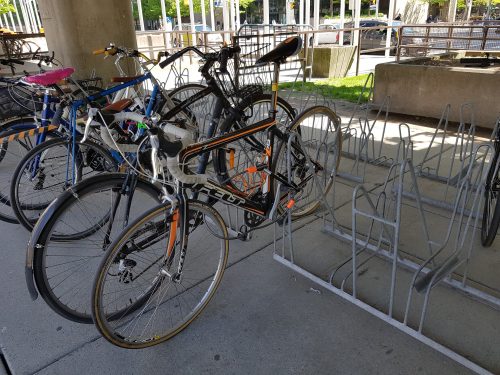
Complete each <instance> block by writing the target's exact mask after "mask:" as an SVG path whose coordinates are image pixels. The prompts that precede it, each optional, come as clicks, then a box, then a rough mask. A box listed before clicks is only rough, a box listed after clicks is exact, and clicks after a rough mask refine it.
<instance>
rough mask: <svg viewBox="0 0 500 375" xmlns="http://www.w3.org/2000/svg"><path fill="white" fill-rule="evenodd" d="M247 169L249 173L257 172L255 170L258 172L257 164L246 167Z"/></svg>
mask: <svg viewBox="0 0 500 375" xmlns="http://www.w3.org/2000/svg"><path fill="white" fill-rule="evenodd" d="M246 171H247V172H248V173H255V172H257V167H256V166H255V165H253V166H251V167H248V168H247V169H246Z"/></svg>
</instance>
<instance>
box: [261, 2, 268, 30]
mask: <svg viewBox="0 0 500 375" xmlns="http://www.w3.org/2000/svg"><path fill="white" fill-rule="evenodd" d="M262 5H263V7H262V11H263V13H264V14H263V16H264V17H263V20H264V25H269V0H264V1H263V2H262Z"/></svg>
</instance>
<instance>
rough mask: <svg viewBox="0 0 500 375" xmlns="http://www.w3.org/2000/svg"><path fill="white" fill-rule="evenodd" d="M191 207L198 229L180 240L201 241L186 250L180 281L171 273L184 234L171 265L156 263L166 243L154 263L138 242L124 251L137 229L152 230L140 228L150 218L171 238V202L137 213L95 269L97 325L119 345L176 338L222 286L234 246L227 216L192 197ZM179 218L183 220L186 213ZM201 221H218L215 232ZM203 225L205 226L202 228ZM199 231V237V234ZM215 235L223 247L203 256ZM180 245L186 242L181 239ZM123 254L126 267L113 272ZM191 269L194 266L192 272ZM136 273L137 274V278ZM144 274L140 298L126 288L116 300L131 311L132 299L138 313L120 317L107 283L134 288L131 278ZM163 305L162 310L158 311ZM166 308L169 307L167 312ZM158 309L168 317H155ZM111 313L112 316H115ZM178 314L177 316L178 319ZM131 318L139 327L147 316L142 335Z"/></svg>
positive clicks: (135, 345)
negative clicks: (110, 304) (137, 254)
mask: <svg viewBox="0 0 500 375" xmlns="http://www.w3.org/2000/svg"><path fill="white" fill-rule="evenodd" d="M186 212H187V214H188V215H190V218H192V219H190V220H189V223H190V224H191V225H192V229H193V230H192V232H190V233H189V234H187V233H186V236H181V237H183V238H182V239H181V242H184V239H185V240H188V237H189V241H188V245H189V244H191V245H192V244H193V242H195V241H196V240H198V241H199V244H200V247H196V248H195V247H193V248H190V249H189V250H188V251H187V252H186V256H185V259H184V268H183V271H182V274H181V275H180V277H179V278H178V279H176V281H173V282H172V280H173V279H174V277H175V276H176V274H175V273H172V275H168V271H170V270H171V269H173V270H175V269H176V267H177V266H178V262H179V261H180V260H179V259H178V257H179V256H180V252H179V251H178V249H177V247H178V246H179V240H175V239H174V249H177V252H175V251H173V252H172V254H174V255H173V258H174V261H173V262H170V263H169V265H166V264H165V263H166V262H165V261H163V262H161V263H162V265H161V268H157V267H158V266H159V265H155V263H157V262H159V261H160V260H164V258H165V255H164V253H165V249H166V248H167V247H164V246H161V247H160V248H159V249H158V252H157V253H156V254H153V255H152V257H153V264H151V265H150V264H149V262H146V261H147V260H148V258H147V257H148V256H149V253H146V252H145V251H144V249H139V246H137V245H136V249H138V250H136V249H135V248H134V249H131V250H128V249H127V251H126V252H127V254H123V251H122V250H123V249H124V246H126V245H127V244H128V242H129V240H130V239H132V238H133V239H134V240H135V241H138V240H139V237H138V234H147V231H143V232H141V229H142V228H143V226H144V225H145V224H146V223H149V224H150V226H151V227H152V228H153V229H154V228H156V226H155V225H158V227H160V228H165V232H164V233H160V234H161V235H162V236H163V239H165V240H167V241H170V238H168V234H166V232H168V233H169V230H170V226H168V227H167V225H166V224H167V223H171V222H172V214H171V213H170V205H160V206H158V207H156V208H153V209H151V210H149V211H148V212H146V213H145V214H144V215H143V216H142V217H140V218H138V219H137V220H136V221H135V222H134V223H133V224H131V225H130V226H129V227H128V228H126V229H125V230H124V231H123V232H122V233H121V234H120V236H119V238H117V239H116V241H115V242H114V243H113V244H112V245H111V246H110V247H109V250H108V252H107V254H106V257H105V258H104V259H103V260H102V263H101V266H100V269H99V272H98V273H97V275H96V279H95V283H94V289H93V292H92V314H93V317H94V323H95V325H96V327H97V329H98V331H99V332H100V333H101V334H102V335H103V337H104V338H105V339H106V340H108V341H109V342H111V343H113V344H114V345H117V346H120V347H122V348H128V349H140V348H145V347H149V346H153V345H156V344H159V343H161V342H164V341H166V340H168V339H170V338H172V337H173V336H175V335H176V334H178V333H179V332H181V331H182V330H183V329H185V328H186V327H187V326H188V325H189V324H190V323H191V322H192V321H193V320H194V319H195V318H196V317H197V316H199V314H200V313H201V312H202V311H203V310H204V309H205V307H206V306H207V304H208V303H209V302H210V300H211V299H212V297H213V296H214V294H215V291H216V290H217V288H218V287H219V285H220V282H221V280H222V276H223V274H224V270H225V268H226V265H227V259H228V252H229V248H228V247H229V244H228V240H227V229H226V226H225V225H224V221H223V220H222V218H221V217H220V215H219V213H218V212H217V211H216V210H214V209H213V208H212V207H211V206H209V205H207V204H205V203H203V202H199V201H189V209H188V210H187V211H186ZM181 215H182V214H181V213H179V216H181ZM200 215H201V216H200ZM200 217H202V220H201V222H199V218H200ZM155 218H158V219H159V222H158V223H156V224H155V223H154V220H155ZM179 220H180V222H182V218H180V219H179ZM209 223H210V224H209ZM202 224H207V226H208V225H213V226H214V227H213V228H209V229H208V232H209V233H210V232H211V233H212V237H210V236H208V237H207V234H206V233H205V232H203V233H202V232H201V228H202V226H201V225H202ZM199 229H200V231H198V230H199ZM214 230H216V231H217V235H213V231H214ZM134 236H135V237H134ZM195 236H196V238H194V237H195ZM212 238H215V241H216V242H217V241H218V242H219V246H220V248H219V249H218V248H217V247H215V250H213V251H212V252H208V251H205V254H203V253H202V254H201V255H207V257H210V255H211V256H212V258H213V259H205V258H203V259H200V258H201V255H200V254H198V252H197V250H199V249H200V248H201V249H204V250H206V249H209V248H211V239H212ZM180 246H182V244H181V245H180ZM214 246H216V245H214ZM211 249H213V248H211ZM148 251H149V249H148ZM135 252H140V256H141V257H142V259H140V258H139V257H137V258H135V259H137V261H136V260H134V258H133V255H134V253H135ZM158 255H159V258H158ZM118 257H121V258H120V261H119V262H118V264H119V265H121V266H122V268H121V271H118V272H117V273H113V272H114V271H113V270H112V268H113V267H114V266H115V265H116V264H117V263H116V262H115V260H117V259H118ZM144 259H146V260H144ZM154 259H156V260H154ZM171 259H172V255H171V257H169V260H171ZM211 260H212V261H213V260H215V261H214V265H216V268H215V269H214V270H213V271H211V270H209V271H207V270H206V267H207V266H208V267H210V266H209V261H211ZM142 263H145V265H144V270H143V271H142V272H140V271H138V270H135V267H138V268H139V267H140V266H141V265H142ZM153 265H154V266H153ZM172 265H173V266H172ZM167 267H168V269H166V270H165V272H166V273H167V275H168V276H167V275H165V273H162V272H161V270H163V269H164V268H167ZM192 267H194V268H192ZM149 271H151V272H150V275H146V273H147V272H149ZM191 271H193V272H192V273H190V272H191ZM212 272H213V273H212ZM134 275H137V276H135V278H134ZM143 276H145V277H144V278H147V280H145V281H142V277H143ZM198 276H199V279H196V280H195V279H194V277H198ZM139 278H141V281H140V282H141V285H145V286H146V290H145V292H143V293H141V291H138V292H137V293H136V294H137V302H135V301H133V300H132V298H135V295H136V294H135V293H134V294H129V295H123V294H122V295H121V297H122V298H121V299H120V301H118V298H116V299H115V300H114V301H113V306H118V304H119V303H120V302H122V303H124V304H125V306H124V307H122V306H121V305H120V306H119V307H117V309H118V308H119V309H120V310H119V311H126V305H129V306H130V308H131V310H132V309H133V310H134V313H132V312H130V313H128V312H126V313H124V314H123V315H122V316H120V317H117V316H116V315H115V313H114V312H112V311H111V310H110V309H111V308H108V307H107V306H106V302H107V301H106V298H114V295H113V296H111V297H110V295H111V292H109V291H108V289H109V288H111V287H114V288H116V289H117V290H118V287H119V286H120V284H123V285H125V288H126V290H131V291H133V290H135V288H130V283H133V282H136V281H137V280H138V279H139ZM126 280H129V282H128V283H125V281H126ZM193 280H195V281H193ZM207 284H208V285H207ZM171 285H174V287H173V288H170V286H171ZM205 287H206V291H205ZM173 289H175V290H173ZM198 289H200V291H198ZM168 292H173V295H172V296H168V297H167V293H168ZM131 293H132V292H131ZM198 293H199V296H198ZM145 295H146V296H147V298H146V299H144V298H143V296H145ZM154 298H157V301H156V302H155V301H153V299H154ZM191 299H192V300H193V301H194V303H193V304H192V306H191V304H190V302H191ZM153 303H155V306H152V305H151V304H153ZM186 305H190V307H188V308H186ZM183 307H184V311H183ZM160 309H161V312H159V310H160ZM167 309H168V313H167V312H166V310H167ZM135 311H138V313H137V314H135ZM159 315H161V316H162V317H164V319H156V318H155V317H157V316H159ZM111 317H112V318H113V319H110V318H111ZM168 318H170V319H168ZM177 318H178V320H177ZM174 319H175V320H176V321H175V322H174ZM159 320H161V321H159ZM131 322H133V325H134V327H138V326H139V325H140V324H141V323H142V322H144V324H145V327H142V326H141V327H140V328H139V331H142V332H141V335H140V336H138V337H135V336H134V335H133V333H134V332H128V333H127V332H126V331H127V329H128V327H130V324H131ZM169 322H170V323H171V324H170V325H168V323H169ZM160 324H165V325H168V326H165V327H161V328H159V327H157V326H158V325H160ZM153 325H154V327H153ZM148 326H149V327H148ZM146 330H148V332H146Z"/></svg>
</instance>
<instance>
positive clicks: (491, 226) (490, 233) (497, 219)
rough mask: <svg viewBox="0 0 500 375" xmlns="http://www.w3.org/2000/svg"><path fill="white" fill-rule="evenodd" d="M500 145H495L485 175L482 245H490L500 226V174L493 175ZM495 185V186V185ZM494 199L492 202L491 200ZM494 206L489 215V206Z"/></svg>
mask: <svg viewBox="0 0 500 375" xmlns="http://www.w3.org/2000/svg"><path fill="white" fill-rule="evenodd" d="M498 148H500V145H496V146H495V155H494V156H493V159H492V161H491V163H490V168H489V170H488V175H487V184H486V186H485V189H484V208H483V217H482V222H481V244H482V245H483V246H484V247H490V246H491V245H492V244H493V241H494V240H495V237H496V235H497V231H498V227H499V226H500V199H498V198H499V196H498V194H499V193H500V189H499V187H500V176H498V171H497V175H496V176H494V173H495V169H496V166H497V163H498V155H499V152H500V150H498ZM495 185H496V187H495ZM493 200H495V203H494V204H491V202H492V201H493ZM493 206H494V211H493V215H491V208H492V207H493Z"/></svg>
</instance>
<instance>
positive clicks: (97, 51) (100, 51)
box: [92, 48, 106, 55]
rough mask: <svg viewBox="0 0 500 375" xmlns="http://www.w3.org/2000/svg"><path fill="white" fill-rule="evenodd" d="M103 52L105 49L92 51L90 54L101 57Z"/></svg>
mask: <svg viewBox="0 0 500 375" xmlns="http://www.w3.org/2000/svg"><path fill="white" fill-rule="evenodd" d="M104 52H106V49H105V48H101V49H97V50H95V51H92V54H94V55H102V54H103V53H104Z"/></svg>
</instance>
